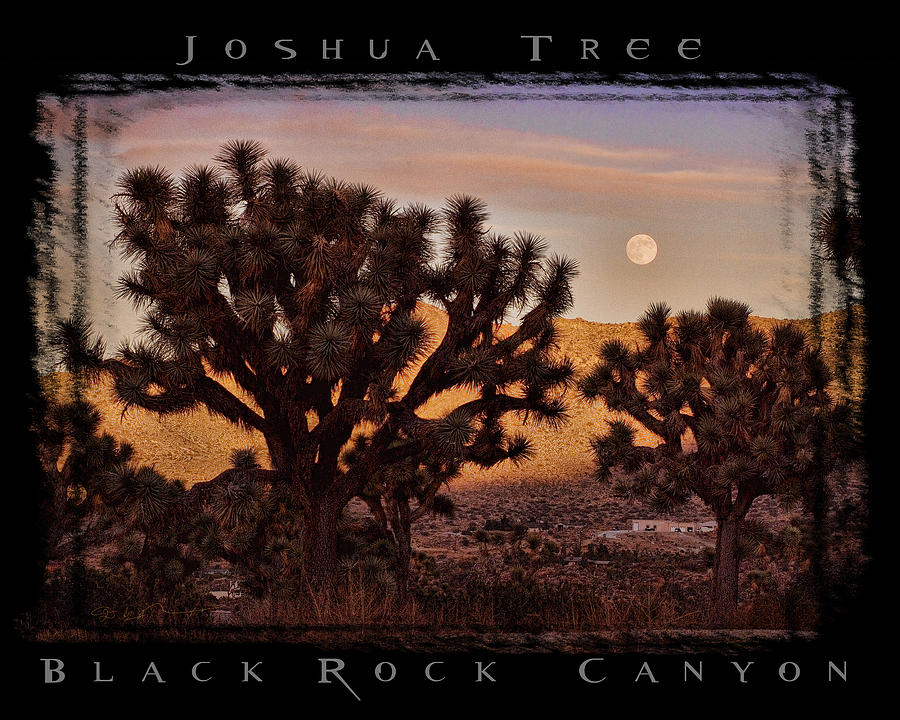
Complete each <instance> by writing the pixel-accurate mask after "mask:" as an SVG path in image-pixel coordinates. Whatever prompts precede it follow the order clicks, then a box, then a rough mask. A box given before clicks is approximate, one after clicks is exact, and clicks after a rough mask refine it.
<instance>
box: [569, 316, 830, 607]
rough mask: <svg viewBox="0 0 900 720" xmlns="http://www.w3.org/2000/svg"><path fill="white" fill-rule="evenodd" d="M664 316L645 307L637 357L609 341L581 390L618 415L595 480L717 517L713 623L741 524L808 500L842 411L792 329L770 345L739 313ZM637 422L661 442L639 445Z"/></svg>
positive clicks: (734, 562)
mask: <svg viewBox="0 0 900 720" xmlns="http://www.w3.org/2000/svg"><path fill="white" fill-rule="evenodd" d="M669 315H670V309H669V307H668V306H667V305H665V304H654V305H651V306H650V308H649V310H648V311H647V312H646V313H645V314H644V315H643V317H642V318H641V319H640V321H639V325H640V330H641V334H642V335H643V337H644V340H645V341H646V342H645V343H644V344H643V345H642V346H641V347H639V348H636V349H630V348H628V347H627V346H626V345H625V344H624V343H622V342H621V341H619V340H610V341H608V342H606V343H605V344H604V346H603V347H602V349H601V357H602V360H601V362H600V363H599V364H598V365H597V366H596V367H595V368H593V369H592V370H591V372H590V373H589V374H588V375H587V376H585V377H584V378H583V379H582V381H581V382H580V390H581V392H582V393H583V395H584V396H585V397H586V398H589V399H595V398H596V399H601V400H603V401H604V403H605V404H606V406H607V408H609V409H610V410H612V411H615V412H619V413H622V414H624V416H626V419H616V420H613V421H611V422H609V423H608V424H609V427H608V429H607V431H606V433H605V434H603V435H601V436H598V437H596V438H595V439H594V440H593V441H592V446H593V449H594V453H595V455H596V459H597V475H598V477H599V478H601V479H604V480H605V479H608V478H610V477H611V472H612V471H613V469H618V470H619V471H621V476H620V478H619V479H618V481H617V482H616V485H615V489H616V491H617V492H618V493H620V494H622V495H624V496H627V497H641V498H645V499H648V500H649V501H650V503H651V504H652V505H653V506H654V507H656V508H657V509H659V510H660V511H664V510H666V509H668V508H671V507H672V506H674V505H675V504H677V503H680V502H684V501H686V500H687V499H688V498H689V497H690V496H691V495H692V494H693V495H696V496H698V497H699V498H700V499H701V500H702V501H703V502H704V503H706V504H707V505H708V506H709V507H710V508H711V509H712V510H713V512H714V513H715V517H716V521H717V526H718V527H717V536H716V557H715V566H714V577H713V599H714V608H713V620H714V622H715V623H717V624H720V623H723V622H726V621H727V620H728V618H729V616H731V614H732V613H733V612H734V611H735V610H736V609H737V597H738V567H739V555H738V540H739V532H740V525H741V521H742V520H743V518H744V517H745V516H746V514H747V511H748V510H749V509H750V507H751V505H752V503H753V501H754V500H755V499H756V498H758V497H760V496H762V495H771V494H774V495H777V496H780V497H781V498H783V499H785V500H791V499H801V500H806V501H808V500H809V498H810V493H811V490H812V488H813V487H814V486H815V478H816V475H817V474H819V473H821V472H822V466H821V465H820V463H819V462H818V461H817V458H818V457H820V456H821V455H822V453H829V452H839V451H840V450H841V438H842V437H843V434H842V433H841V432H840V430H839V427H840V426H841V420H842V418H843V417H844V416H845V413H844V412H843V411H842V410H841V409H839V408H838V407H836V406H835V405H834V404H833V402H832V400H831V398H830V397H829V395H828V392H827V386H828V383H829V379H830V376H829V372H828V369H827V367H826V365H825V363H824V361H823V359H822V355H821V352H820V350H819V348H818V347H812V346H811V345H810V344H809V342H808V340H807V338H806V336H805V334H804V333H803V332H802V330H800V329H798V328H797V327H796V326H795V325H793V324H791V323H787V322H786V323H783V324H779V325H776V326H775V327H774V328H773V329H772V332H771V336H769V337H767V336H766V335H765V334H764V333H762V332H761V331H759V330H756V329H754V328H753V327H752V326H751V324H750V320H749V317H750V310H749V308H748V307H747V306H746V305H744V304H743V303H740V302H735V301H732V300H724V299H721V298H714V299H712V300H710V301H709V303H708V304H707V308H706V312H705V313H700V312H696V311H688V312H682V313H680V314H678V315H677V317H676V319H675V322H674V323H673V322H672V321H671V320H670V317H669ZM634 423H638V424H640V425H642V426H644V427H645V428H646V429H647V430H649V431H651V432H652V433H654V434H655V435H656V436H657V437H658V438H659V444H658V445H657V446H656V447H643V446H638V445H636V443H635V429H634ZM817 449H821V450H822V452H817Z"/></svg>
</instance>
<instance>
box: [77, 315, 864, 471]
mask: <svg viewBox="0 0 900 720" xmlns="http://www.w3.org/2000/svg"><path fill="white" fill-rule="evenodd" d="M419 311H420V313H421V314H422V315H423V316H424V317H425V318H426V320H427V321H428V323H429V325H430V326H431V328H432V330H433V333H434V342H435V343H436V342H438V341H439V339H440V337H441V336H442V335H443V333H444V332H445V331H446V327H447V317H446V315H445V314H444V313H443V312H442V311H441V310H439V309H437V308H435V307H432V306H429V305H421V306H420V309H419ZM845 318H846V316H845V314H844V313H842V312H835V313H829V314H828V315H825V316H822V318H820V322H819V323H818V325H819V327H820V332H821V337H822V342H823V347H824V348H825V351H826V355H827V357H828V359H829V362H830V363H832V364H833V365H835V364H837V363H838V362H839V360H840V348H841V345H842V343H844V342H845V340H844V337H845ZM857 318H858V319H859V320H860V322H857V323H856V327H857V328H858V331H857V334H856V336H855V337H853V338H851V354H850V357H851V359H852V363H851V372H850V373H849V375H850V382H851V389H852V391H853V392H854V393H855V394H860V393H861V392H862V388H863V379H864V367H863V366H862V364H861V361H860V358H861V357H862V347H863V344H862V338H863V335H862V330H861V327H862V320H863V318H862V313H861V312H859V313H858V314H857ZM753 322H754V323H755V324H756V325H757V326H758V327H760V328H762V329H764V330H768V329H770V328H771V327H772V326H773V325H774V324H775V323H777V322H779V321H777V320H773V319H770V318H753ZM798 322H800V323H801V324H802V325H803V326H804V329H806V330H807V331H812V329H813V323H812V321H810V320H801V321H798ZM558 323H559V325H558V327H559V352H560V353H563V354H565V355H568V356H569V357H570V358H572V360H573V361H574V364H575V368H576V372H577V373H578V374H581V373H585V372H587V370H588V369H589V368H590V367H591V365H592V364H593V363H594V362H596V361H597V359H598V354H597V351H598V348H599V347H600V346H601V345H602V344H603V342H604V341H606V340H608V339H611V338H620V339H622V340H624V341H626V342H628V343H634V342H638V341H639V339H640V334H639V331H638V329H637V325H636V324H635V323H621V324H603V323H595V322H589V321H587V320H582V319H581V318H576V319H572V320H569V319H562V320H559V321H558ZM512 329H513V328H512V326H505V327H504V328H503V329H502V331H501V332H502V333H504V334H505V333H508V332H511V331H512ZM413 376H414V369H413V370H412V371H411V372H409V373H408V374H407V375H406V376H405V378H403V379H402V380H401V386H402V385H404V384H406V383H408V382H409V380H410V379H411V378H412V377H413ZM226 384H228V383H227V382H226ZM232 389H234V388H232ZM401 389H402V387H401ZM88 397H89V399H90V400H91V401H92V402H94V403H95V404H96V405H97V406H98V407H99V409H100V411H101V413H102V415H103V428H104V430H106V431H107V432H110V433H111V434H113V435H114V436H116V437H117V438H119V439H122V440H127V441H128V442H130V443H132V444H133V445H134V447H135V450H136V456H137V457H136V459H137V460H138V461H139V462H141V463H146V464H150V465H155V466H156V468H157V469H158V470H159V471H161V472H162V473H164V474H165V475H166V476H168V477H171V478H179V479H181V480H183V481H185V482H186V483H187V484H188V485H190V484H192V483H194V482H196V481H198V480H204V479H209V478H211V477H214V476H215V475H216V474H218V473H219V472H221V471H222V470H224V469H226V468H227V467H228V456H229V453H230V452H231V450H232V449H234V448H243V447H255V448H257V449H259V450H260V451H261V455H262V456H263V457H265V442H264V441H263V438H262V437H261V436H260V435H259V434H258V433H252V432H246V431H244V430H241V429H239V428H237V427H235V426H233V425H231V424H230V423H228V422H227V421H225V420H224V419H222V418H219V417H216V416H212V415H210V414H209V413H207V412H206V411H205V410H200V411H197V412H194V413H191V414H186V415H178V416H171V417H166V418H157V417H156V416H154V415H152V414H151V413H148V412H145V411H143V410H139V409H131V410H129V412H128V413H126V414H124V415H123V414H122V410H121V407H120V406H119V405H117V404H116V402H115V401H114V399H113V396H112V392H111V387H110V384H109V383H108V382H103V383H101V384H99V385H97V386H96V387H93V388H91V389H90V390H89V392H88ZM469 397H470V396H469V395H468V394H467V393H466V392H463V391H452V392H447V393H443V394H442V395H440V396H438V397H436V398H434V399H433V400H432V401H431V402H430V403H429V404H428V405H427V406H426V407H425V408H424V411H423V414H424V415H426V416H429V417H439V416H441V415H443V414H445V413H447V412H448V411H449V410H451V409H452V408H453V407H455V406H457V405H458V404H460V403H461V402H465V401H466V400H467V399H469ZM570 413H571V421H570V422H569V423H568V424H567V425H566V426H564V428H563V429H562V430H561V431H558V432H556V431H553V430H551V429H549V428H541V427H528V426H526V427H524V428H522V430H523V431H524V432H525V433H526V434H527V435H528V436H529V437H530V438H531V440H532V442H533V443H534V446H535V451H536V452H535V457H534V459H533V460H532V461H531V462H529V463H527V464H525V465H523V466H522V467H520V468H515V467H513V466H512V465H510V464H508V463H505V464H503V465H501V466H499V467H495V468H492V469H490V470H487V471H483V470H478V469H474V468H467V469H466V470H465V471H464V474H463V476H462V477H461V478H460V479H459V481H458V484H459V485H463V486H465V485H467V484H469V483H472V482H479V481H484V480H494V481H515V482H531V481H535V480H555V481H558V480H560V479H565V478H585V477H587V476H588V475H589V474H590V471H591V466H592V461H591V454H590V446H589V440H590V438H591V436H592V435H593V434H595V433H596V431H597V428H598V427H600V426H601V423H602V422H603V421H604V420H605V419H607V418H609V417H610V413H608V412H607V411H605V410H604V409H603V408H601V407H598V406H597V405H593V404H586V403H584V402H582V401H581V400H580V399H579V398H577V397H572V398H570ZM510 422H511V423H516V422H517V421H516V420H515V418H512V419H511V420H510ZM642 440H643V442H646V443H652V442H653V438H652V437H651V436H648V435H645V436H644V437H643V438H642Z"/></svg>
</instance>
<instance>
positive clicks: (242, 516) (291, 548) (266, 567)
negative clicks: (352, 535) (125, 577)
mask: <svg viewBox="0 0 900 720" xmlns="http://www.w3.org/2000/svg"><path fill="white" fill-rule="evenodd" d="M230 460H231V467H230V468H229V469H228V470H225V471H224V472H222V473H220V474H219V475H217V476H216V477H214V478H213V479H212V480H209V481H205V482H198V483H195V484H194V485H193V486H192V487H191V489H190V490H189V491H188V498H187V502H186V504H187V507H188V508H190V511H191V512H193V513H194V515H195V521H194V523H193V543H194V544H195V545H196V547H197V548H198V550H199V551H200V553H201V554H202V555H203V557H205V558H206V559H208V560H213V559H216V558H222V559H224V560H228V561H229V562H230V563H232V564H233V565H234V566H235V567H236V568H237V569H238V571H239V572H240V573H241V574H242V575H243V576H244V579H243V586H244V587H245V588H246V589H247V590H248V591H249V592H250V593H252V594H253V595H256V596H257V597H263V596H265V595H270V596H271V593H272V591H273V590H274V589H275V588H277V587H280V586H282V585H284V584H286V583H289V581H290V579H291V577H293V576H295V575H296V572H297V568H298V566H299V564H300V556H301V545H300V532H301V531H300V526H299V523H298V522H297V516H298V508H297V506H296V498H295V497H294V496H293V494H292V493H290V492H288V491H287V490H286V488H285V487H284V485H283V484H281V483H277V482H275V483H273V482H271V478H272V474H271V473H270V472H268V471H266V470H264V469H263V468H262V466H261V465H260V462H259V458H258V453H257V452H256V450H255V449H253V448H244V449H236V450H233V451H232V452H231V456H230ZM272 599H274V598H272Z"/></svg>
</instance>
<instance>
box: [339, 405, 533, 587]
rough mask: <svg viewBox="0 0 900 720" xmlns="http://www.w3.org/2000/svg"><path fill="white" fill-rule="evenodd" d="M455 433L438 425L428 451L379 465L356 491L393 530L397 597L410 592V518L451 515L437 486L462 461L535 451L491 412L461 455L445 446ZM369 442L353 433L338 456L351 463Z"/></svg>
mask: <svg viewBox="0 0 900 720" xmlns="http://www.w3.org/2000/svg"><path fill="white" fill-rule="evenodd" d="M454 434H455V433H454V431H453V430H452V429H441V430H439V432H438V437H436V441H437V442H436V445H435V449H434V450H433V451H432V452H431V454H429V455H427V456H425V457H422V458H419V459H409V458H404V459H401V460H398V461H397V462H395V463H392V464H389V465H384V466H382V467H380V468H379V469H378V470H377V472H375V473H374V474H373V475H372V476H371V477H370V479H369V482H368V483H367V485H366V487H365V488H364V490H363V491H362V492H361V493H360V498H361V499H362V500H363V501H364V502H365V503H366V504H367V505H368V506H369V509H370V510H371V512H372V515H373V516H374V518H375V522H376V524H377V526H378V528H379V530H380V532H381V534H382V535H384V536H393V539H394V542H395V543H396V546H397V566H396V568H397V586H398V589H399V591H400V599H401V602H405V601H406V600H407V598H408V593H409V578H410V562H411V559H412V524H413V523H414V522H415V521H416V520H418V519H419V518H420V517H422V516H423V515H424V514H425V513H432V514H434V515H443V516H445V517H450V516H452V515H453V512H454V505H453V500H452V499H451V498H450V497H449V496H448V495H445V494H443V493H441V492H440V490H441V487H442V486H444V485H446V484H447V483H449V482H450V480H452V479H453V478H455V477H457V476H458V475H459V472H460V470H461V467H462V464H463V463H464V462H471V463H474V464H476V465H478V466H479V467H483V468H487V467H491V466H492V465H496V464H497V463H500V462H502V461H503V460H511V461H512V462H513V463H516V464H518V463H519V462H522V461H525V460H528V459H530V458H531V457H532V456H533V450H532V447H531V444H530V443H529V441H528V439H527V438H526V437H525V436H524V435H522V434H519V433H515V434H513V435H512V436H509V435H508V434H507V432H506V431H505V430H504V428H503V426H502V425H501V424H500V423H499V421H498V419H497V418H496V417H494V416H491V417H489V418H487V419H486V420H485V422H484V424H483V425H482V426H481V428H480V429H479V430H478V431H477V432H475V433H474V434H473V435H472V437H471V442H470V444H469V445H468V447H467V448H466V451H465V452H464V453H463V455H462V456H460V454H459V453H458V451H453V452H450V451H449V450H450V448H452V447H453V446H454V445H455V443H458V442H459V441H460V440H461V439H462V438H455V437H453V435H454ZM442 435H443V436H442ZM370 443H371V438H370V436H369V435H366V434H359V435H357V436H356V437H354V439H353V442H352V445H351V447H350V448H348V449H347V450H346V451H345V452H344V454H343V456H342V460H343V461H344V463H345V464H347V465H348V466H352V465H354V464H355V463H356V462H358V461H359V458H360V457H361V456H362V455H363V454H364V453H365V451H366V449H367V448H368V446H369V444H370ZM442 448H443V449H444V451H442ZM413 502H414V503H415V504H414V505H413Z"/></svg>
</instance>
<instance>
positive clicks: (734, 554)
mask: <svg viewBox="0 0 900 720" xmlns="http://www.w3.org/2000/svg"><path fill="white" fill-rule="evenodd" d="M739 522H740V520H739V518H738V517H736V516H735V514H734V513H730V514H728V515H726V516H724V517H719V518H718V519H717V529H716V560H715V565H714V567H713V588H712V589H713V614H712V624H713V626H715V627H727V626H728V624H729V623H730V622H731V621H732V619H733V617H734V614H735V612H736V611H737V601H738V565H739V563H740V560H739V558H738V523H739Z"/></svg>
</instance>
